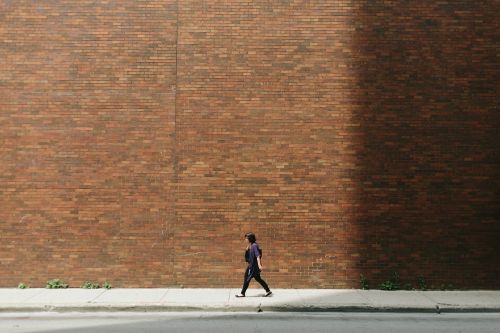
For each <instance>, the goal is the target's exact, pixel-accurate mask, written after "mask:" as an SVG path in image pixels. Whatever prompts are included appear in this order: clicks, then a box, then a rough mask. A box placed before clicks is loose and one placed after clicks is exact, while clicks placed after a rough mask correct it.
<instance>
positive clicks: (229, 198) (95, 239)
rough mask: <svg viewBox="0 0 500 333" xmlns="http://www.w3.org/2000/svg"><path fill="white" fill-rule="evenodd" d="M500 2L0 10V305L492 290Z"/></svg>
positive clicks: (24, 5)
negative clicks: (259, 278) (379, 289)
mask: <svg viewBox="0 0 500 333" xmlns="http://www.w3.org/2000/svg"><path fill="white" fill-rule="evenodd" d="M493 7H494V4H493V1H474V2H472V1H443V2H439V3H436V2H433V1H419V2H395V1H392V2H390V1H319V0H314V1H287V0H285V1H283V0H282V1H269V0H266V1H262V0H259V1H250V2H249V1H239V0H235V1H229V2H228V1H200V0H189V1H188V0H179V1H166V0H162V1H159V0H158V1H132V0H125V1H123V0H122V1H78V2H75V1H51V2H32V1H15V2H14V1H0V58H1V59H2V61H1V62H0V110H1V111H0V142H1V146H0V237H1V242H0V267H1V269H0V286H2V287H9V286H15V285H17V283H19V282H20V281H24V282H25V283H28V284H30V285H32V286H43V285H44V284H45V282H46V281H47V280H48V279H50V278H62V279H64V280H65V281H67V282H69V283H70V285H72V286H79V285H81V284H82V283H83V282H84V281H87V280H91V281H100V282H102V281H104V280H108V281H109V282H111V283H112V284H113V285H115V286H121V287H160V286H181V285H182V286H186V287H204V286H209V287H228V286H232V287H236V286H239V285H240V284H241V280H242V270H243V268H244V262H243V246H244V244H243V240H242V235H243V234H244V233H245V232H247V231H249V230H252V231H254V232H255V233H256V234H257V237H258V241H259V243H260V244H261V246H262V248H263V249H264V259H263V261H264V266H265V271H264V273H265V274H264V276H265V278H266V279H267V280H268V282H269V283H270V285H271V287H307V288H332V287H333V288H350V287H359V276H360V274H363V275H365V276H366V277H367V278H368V279H369V280H370V281H371V283H372V285H376V284H378V283H379V282H381V281H383V280H385V279H387V278H388V277H389V276H390V274H391V273H392V272H393V271H398V272H399V274H400V275H401V278H402V280H403V281H405V282H406V281H407V282H411V283H414V282H415V281H416V280H417V277H418V276H422V277H424V278H425V279H426V280H427V283H428V285H433V286H436V287H437V286H440V285H441V284H453V285H454V286H455V287H464V288H498V287H499V286H500V285H499V282H498V279H497V276H498V273H499V268H498V267H497V266H498V265H494V264H493V263H494V262H496V261H498V258H499V257H498V253H499V252H500V251H499V250H500V248H499V245H498V244H499V242H498V239H499V237H500V228H499V223H498V222H499V221H498V216H497V215H498V211H499V208H500V207H499V204H498V188H500V186H499V185H500V184H499V181H498V165H499V158H498V152H497V151H498V148H497V143H498V142H499V141H500V140H499V135H498V133H497V130H496V129H497V127H498V126H497V125H498V116H495V111H497V104H498V103H497V99H496V90H497V88H496V86H497V77H498V69H497V62H496V53H497V44H496V42H495V40H496V39H495V38H497V37H498V34H497V32H496V27H497V25H496V21H495V15H494V12H495V11H494V10H493V9H494V8H493Z"/></svg>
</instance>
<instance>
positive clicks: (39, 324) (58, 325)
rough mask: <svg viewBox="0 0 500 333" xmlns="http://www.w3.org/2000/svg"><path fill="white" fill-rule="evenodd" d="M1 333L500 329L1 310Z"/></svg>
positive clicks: (487, 323) (400, 321)
mask: <svg viewBox="0 0 500 333" xmlns="http://www.w3.org/2000/svg"><path fill="white" fill-rule="evenodd" d="M0 332H2V333H14V332H15V333H20V332H23V333H27V332H30V333H34V332H37V333H42V332H43V333H48V332H51V333H83V332H92V333H100V332H106V333H111V332H120V333H128V332H134V333H138V332H144V333H154V332H186V333H188V332H189V333H193V332H213V333H224V332H228V333H229V332H231V333H234V332H238V333H246V332H252V333H264V332H283V333H285V332H286V333H305V332H306V333H315V332H329V333H330V332H367V333H371V332H380V333H391V332H398V333H400V332H415V333H417V332H418V333H423V332H439V333H444V332H453V333H457V332H467V333H472V332H482V333H489V332H495V333H498V332H500V313H461V314H457V313H454V314H451V313H444V314H432V313H429V314H409V313H402V314H400V313H271V312H268V313H210V312H205V313H199V312H198V313H194V312H183V313H171V312H168V313H137V312H135V313H130V312H129V313H123V312H119V313H109V312H108V313H62V314H59V313H0Z"/></svg>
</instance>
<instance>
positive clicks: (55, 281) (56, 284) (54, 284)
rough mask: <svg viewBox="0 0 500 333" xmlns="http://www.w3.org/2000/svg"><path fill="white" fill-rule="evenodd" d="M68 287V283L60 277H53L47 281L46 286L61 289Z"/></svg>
mask: <svg viewBox="0 0 500 333" xmlns="http://www.w3.org/2000/svg"><path fill="white" fill-rule="evenodd" d="M68 287H69V286H68V284H66V283H63V282H62V281H61V280H59V279H52V280H49V281H47V286H46V288H48V289H61V288H68Z"/></svg>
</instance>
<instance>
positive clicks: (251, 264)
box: [236, 232, 272, 297]
mask: <svg viewBox="0 0 500 333" xmlns="http://www.w3.org/2000/svg"><path fill="white" fill-rule="evenodd" d="M245 241H246V243H247V248H246V251H245V261H246V262H247V263H248V266H247V269H246V270H245V277H244V279H243V288H242V289H241V293H240V294H239V295H236V297H245V293H246V291H247V289H248V285H249V284H250V281H251V280H252V278H255V281H257V282H259V283H260V285H261V286H262V288H264V289H265V290H266V294H265V295H264V297H267V296H269V295H271V294H272V291H271V290H270V289H269V286H268V285H267V283H266V281H264V280H263V279H262V278H261V277H260V272H261V271H262V269H263V267H262V263H261V257H262V250H261V249H260V247H259V245H258V244H257V238H256V237H255V234H253V233H251V232H249V233H247V234H246V235H245Z"/></svg>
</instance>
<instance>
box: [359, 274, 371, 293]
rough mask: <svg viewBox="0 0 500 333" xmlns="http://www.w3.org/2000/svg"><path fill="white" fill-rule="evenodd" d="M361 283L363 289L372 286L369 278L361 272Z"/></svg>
mask: <svg viewBox="0 0 500 333" xmlns="http://www.w3.org/2000/svg"><path fill="white" fill-rule="evenodd" d="M359 284H360V285H361V289H363V290H368V289H370V286H369V285H368V279H367V278H366V276H364V275H363V274H361V275H360V277H359Z"/></svg>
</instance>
